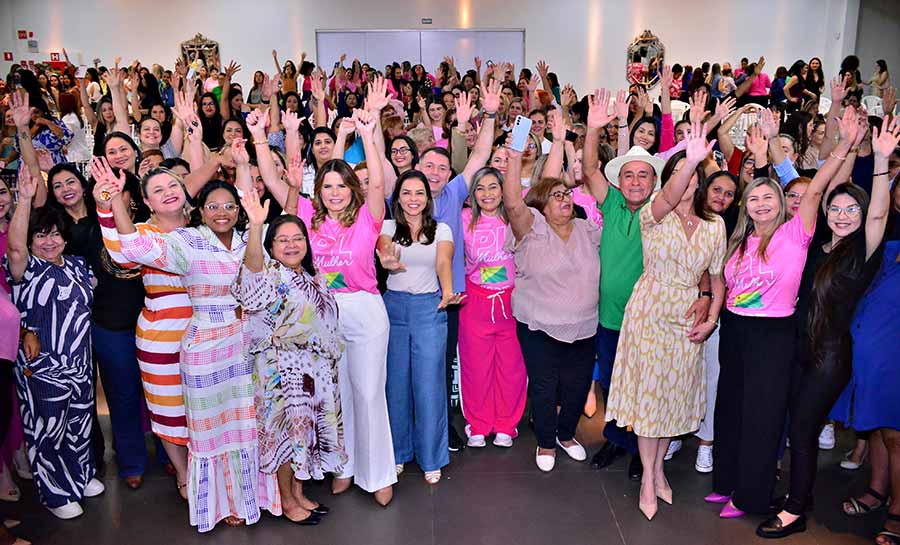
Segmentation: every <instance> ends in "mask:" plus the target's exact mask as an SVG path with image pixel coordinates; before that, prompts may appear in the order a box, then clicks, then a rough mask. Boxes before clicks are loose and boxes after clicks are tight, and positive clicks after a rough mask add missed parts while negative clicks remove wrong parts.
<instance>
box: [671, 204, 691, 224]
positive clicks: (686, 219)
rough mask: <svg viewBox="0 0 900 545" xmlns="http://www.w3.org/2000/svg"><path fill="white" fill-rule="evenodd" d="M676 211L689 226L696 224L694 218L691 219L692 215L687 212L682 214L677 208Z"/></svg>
mask: <svg viewBox="0 0 900 545" xmlns="http://www.w3.org/2000/svg"><path fill="white" fill-rule="evenodd" d="M675 213H676V214H677V215H678V217H679V218H681V221H683V222H685V223H687V226H688V227H693V226H694V220H693V219H691V218H690V216H688V215H687V214H682V213H681V212H679V211H678V209H677V208H676V209H675Z"/></svg>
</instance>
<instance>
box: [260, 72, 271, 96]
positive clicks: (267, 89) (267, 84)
mask: <svg viewBox="0 0 900 545" xmlns="http://www.w3.org/2000/svg"><path fill="white" fill-rule="evenodd" d="M272 87H273V86H272V79H271V78H270V77H269V74H266V73H265V72H263V80H262V84H261V85H260V86H259V92H260V95H262V96H261V98H262V101H263V102H269V99H270V98H272V93H273V92H274V89H273V88H272Z"/></svg>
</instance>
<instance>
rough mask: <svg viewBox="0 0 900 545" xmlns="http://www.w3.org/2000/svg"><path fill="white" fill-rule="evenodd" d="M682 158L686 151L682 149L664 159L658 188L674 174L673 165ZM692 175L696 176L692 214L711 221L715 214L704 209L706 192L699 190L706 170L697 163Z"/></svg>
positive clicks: (685, 156)
mask: <svg viewBox="0 0 900 545" xmlns="http://www.w3.org/2000/svg"><path fill="white" fill-rule="evenodd" d="M682 159H687V152H686V151H684V150H681V151H679V152H678V153H676V154H674V155H672V156H671V157H669V160H668V161H666V164H665V166H664V167H663V169H662V174H661V175H660V189H662V188H663V187H665V186H666V183H667V182H668V181H669V180H670V179H671V178H672V175H673V174H675V166H676V165H678V161H681V160H682ZM694 175H695V176H697V189H696V190H694V201H693V204H692V206H693V208H694V214H695V215H696V216H697V217H698V218H700V219H702V220H703V221H713V219H715V217H716V214H714V213H713V212H710V211H709V210H707V209H706V192H705V191H701V190H700V188H701V186H702V185H703V183H704V182H705V181H706V172H704V170H703V166H702V165H697V168H695V169H694ZM689 183H690V182H689Z"/></svg>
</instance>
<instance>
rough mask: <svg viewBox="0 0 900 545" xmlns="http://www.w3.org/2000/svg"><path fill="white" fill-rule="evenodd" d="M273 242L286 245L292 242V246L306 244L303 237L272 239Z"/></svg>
mask: <svg viewBox="0 0 900 545" xmlns="http://www.w3.org/2000/svg"><path fill="white" fill-rule="evenodd" d="M272 241H273V242H277V243H278V244H287V243H289V242H293V243H294V244H300V243H301V242H306V237H304V236H303V235H294V236H292V237H290V238H289V237H275V238H273V239H272Z"/></svg>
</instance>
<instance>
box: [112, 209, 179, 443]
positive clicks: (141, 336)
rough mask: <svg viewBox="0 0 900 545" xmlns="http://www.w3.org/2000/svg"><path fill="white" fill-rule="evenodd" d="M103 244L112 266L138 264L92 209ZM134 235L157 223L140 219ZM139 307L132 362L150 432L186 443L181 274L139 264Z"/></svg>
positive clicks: (153, 226) (113, 225)
mask: <svg viewBox="0 0 900 545" xmlns="http://www.w3.org/2000/svg"><path fill="white" fill-rule="evenodd" d="M97 217H98V218H99V220H100V229H101V231H102V233H103V245H104V246H105V247H106V251H107V252H109V255H110V257H111V258H112V259H113V261H115V262H116V263H117V264H118V265H120V266H122V267H125V268H129V269H135V268H138V267H141V265H139V264H137V263H133V262H130V261H128V260H127V259H125V256H123V255H122V253H121V250H120V243H119V233H118V231H116V223H115V221H114V220H113V216H112V212H105V211H102V210H100V209H98V210H97ZM137 230H138V233H141V234H144V233H148V232H152V233H160V232H161V231H160V229H159V227H157V226H155V225H152V224H149V223H141V224H138V225H137ZM141 276H142V278H143V280H144V292H145V293H146V296H145V297H144V308H143V310H141V315H140V316H139V317H138V322H137V340H136V345H137V360H138V365H140V368H141V380H142V381H143V383H144V397H145V398H146V399H147V408H148V409H149V411H150V425H151V428H152V429H153V433H155V434H156V435H158V436H159V437H160V438H162V439H165V440H166V441H168V442H170V443H174V444H176V445H187V443H188V428H187V419H186V417H185V414H184V394H183V393H182V386H181V366H180V365H179V352H180V351H181V338H182V336H184V330H185V329H187V326H188V323H189V322H190V321H191V300H190V299H189V298H188V295H187V290H185V289H184V286H183V285H182V284H181V277H180V276H178V275H177V274H172V273H169V272H166V271H161V270H159V269H154V268H152V267H143V268H142V269H141Z"/></svg>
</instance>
